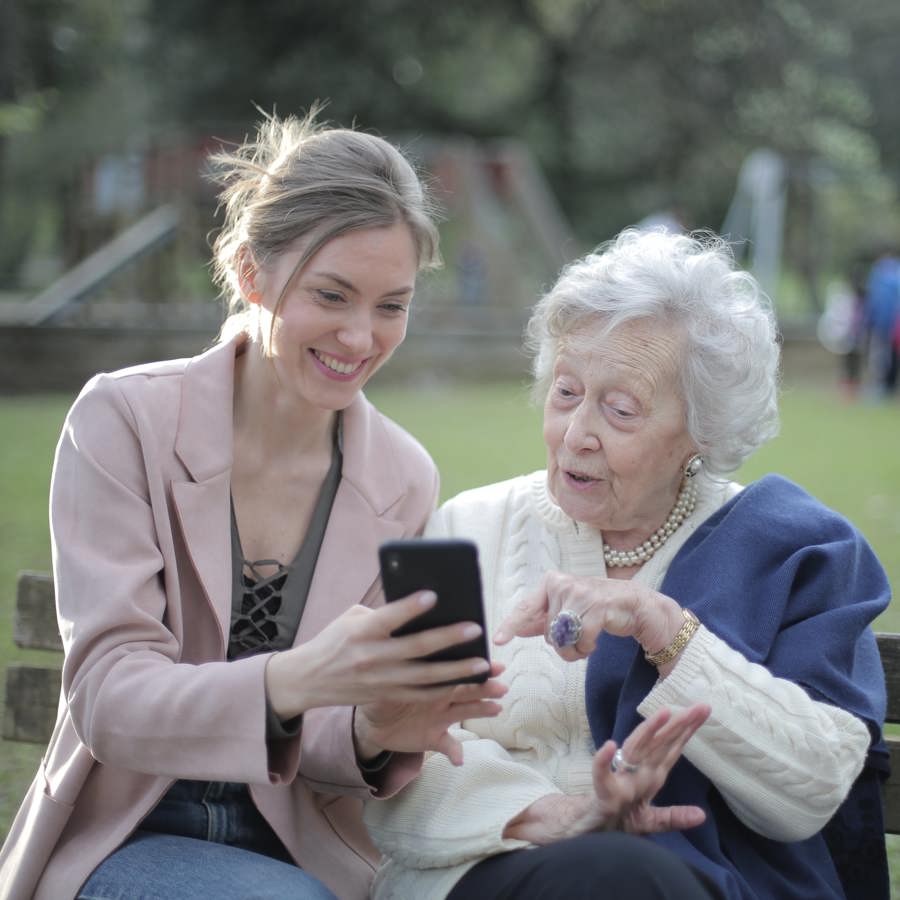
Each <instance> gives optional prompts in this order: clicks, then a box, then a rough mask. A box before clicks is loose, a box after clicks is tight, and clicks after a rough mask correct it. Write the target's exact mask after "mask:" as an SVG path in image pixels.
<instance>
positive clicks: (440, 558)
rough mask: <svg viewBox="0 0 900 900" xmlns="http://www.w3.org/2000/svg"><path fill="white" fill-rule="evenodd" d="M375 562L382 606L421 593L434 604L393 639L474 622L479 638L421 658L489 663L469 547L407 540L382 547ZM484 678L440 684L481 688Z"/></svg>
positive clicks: (475, 556) (473, 558)
mask: <svg viewBox="0 0 900 900" xmlns="http://www.w3.org/2000/svg"><path fill="white" fill-rule="evenodd" d="M378 556H379V561H380V563H381V583H382V585H383V586H384V596H385V598H386V599H387V600H388V602H390V601H392V600H400V599H401V598H403V597H408V596H409V595H410V594H413V593H415V592H416V591H422V590H432V591H434V592H435V593H436V594H437V598H438V599H437V603H435V605H434V606H432V607H431V609H429V610H426V611H425V612H423V613H422V614H421V615H420V616H416V618H415V619H413V620H412V621H410V622H407V623H406V625H403V626H401V627H400V628H398V629H397V630H396V631H395V632H393V634H394V635H395V636H401V635H404V634H413V633H415V632H417V631H425V630H426V629H428V628H437V627H439V626H441V625H452V624H454V623H455V622H477V623H478V624H479V625H480V626H481V634H480V635H479V636H478V637H477V638H473V639H472V640H471V641H465V642H464V643H462V644H454V645H453V646H452V647H447V648H446V649H444V650H439V651H438V652H437V653H432V654H431V655H430V656H427V657H425V658H426V659H428V660H435V661H447V660H456V659H468V658H469V657H476V656H480V657H482V658H484V659H490V657H489V656H488V642H487V629H486V627H485V621H484V604H483V602H482V598H481V570H480V568H479V565H478V548H477V547H476V546H475V544H473V543H472V542H471V541H465V540H439V539H432V538H412V539H409V540H401V541H388V542H387V543H385V544H382V545H381V547H380V548H379V550H378ZM487 677H488V675H487V672H484V673H482V674H480V675H469V676H467V677H465V678H460V679H458V680H456V681H452V682H446V683H447V684H466V683H470V682H475V683H481V682H484V681H487Z"/></svg>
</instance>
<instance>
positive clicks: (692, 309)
mask: <svg viewBox="0 0 900 900" xmlns="http://www.w3.org/2000/svg"><path fill="white" fill-rule="evenodd" d="M529 332H530V337H531V339H532V342H533V347H534V349H535V350H536V357H535V364H534V371H535V375H536V383H537V391H538V393H539V395H540V396H541V397H542V398H544V441H545V443H546V446H547V470H546V471H541V472H535V473H534V474H531V475H525V476H522V477H519V478H515V479H512V480H511V481H507V482H504V483H501V484H495V485H490V486H487V487H484V488H480V489H478V490H474V491H469V492H466V493H464V494H462V495H460V496H458V497H456V498H455V499H453V500H451V501H450V502H448V503H447V504H445V505H444V506H443V507H442V508H441V509H440V510H439V511H438V512H437V513H436V514H435V516H434V517H433V518H432V521H431V523H430V525H429V528H428V533H429V534H431V535H432V536H459V537H467V538H471V539H473V540H474V541H476V542H477V544H478V546H479V550H480V558H481V562H482V567H483V576H484V587H485V595H486V601H485V602H486V606H487V616H488V620H489V624H490V627H491V628H492V629H493V630H494V640H495V643H496V645H497V651H496V656H497V659H498V660H500V661H501V662H503V663H505V665H506V675H505V679H506V681H507V683H508V685H509V693H508V695H507V699H506V701H505V703H504V706H505V710H504V713H503V714H502V715H501V716H500V717H498V718H496V719H484V720H480V721H477V722H476V721H466V722H463V723H462V728H461V730H460V731H459V735H460V736H461V737H462V738H463V739H464V740H465V741H466V743H465V744H464V746H465V759H466V761H465V765H464V766H462V767H461V768H458V769H454V767H453V766H451V765H449V764H448V763H447V761H446V760H445V759H444V758H442V757H441V756H439V755H433V756H432V757H431V758H430V759H429V760H428V762H427V764H426V765H425V770H424V772H423V773H422V775H421V777H420V778H419V779H418V780H417V781H416V782H414V783H412V784H410V785H409V786H408V787H406V788H405V789H404V790H403V791H402V792H401V793H400V794H399V795H397V796H396V797H395V798H394V799H392V800H389V801H387V802H384V803H379V804H371V805H370V806H369V807H368V808H367V810H366V821H367V825H368V827H369V829H370V833H371V834H372V835H373V838H374V840H375V843H376V845H377V846H378V847H379V848H380V849H381V850H382V852H383V853H384V854H385V856H386V862H385V864H384V865H383V866H382V869H381V871H380V873H379V876H378V877H377V878H376V894H375V896H376V897H379V898H383V897H417V898H443V897H447V896H449V897H450V898H452V900H459V898H464V897H479V898H500V897H513V896H514V897H516V898H523V897H537V896H540V897H544V898H546V897H567V898H571V897H603V898H607V897H620V896H622V897H629V898H631V897H638V896H640V897H643V896H648V897H649V896H653V897H664V896H686V895H685V894H681V893H679V892H678V891H677V890H675V891H674V892H673V891H672V890H671V887H670V886H669V885H668V884H664V885H663V886H661V887H654V886H647V885H645V884H644V882H645V881H646V880H647V873H646V871H644V870H643V869H646V868H647V867H653V866H655V863H654V862H653V861H652V860H650V859H649V857H648V859H647V861H645V863H644V865H643V867H642V866H641V865H640V854H642V853H646V852H647V849H646V848H651V847H652V848H653V849H654V850H659V849H664V850H665V851H666V854H667V855H666V856H665V859H667V860H668V861H669V862H671V858H673V857H674V858H676V859H678V860H679V861H680V862H682V863H683V864H685V867H686V868H687V867H690V868H691V870H693V871H694V872H697V873H699V878H700V880H701V881H702V882H703V883H704V884H705V885H706V886H707V887H706V890H707V894H706V896H710V897H714V896H724V897H726V898H728V900H738V898H741V900H751V898H753V900H774V898H786V897H790V898H798V897H807V898H816V900H824V898H844V897H850V896H866V897H875V896H878V895H879V892H881V893H883V894H884V895H885V896H886V886H885V885H884V883H883V882H881V883H875V884H872V883H866V884H864V885H861V886H860V885H859V884H857V885H855V886H854V885H853V884H852V879H848V878H845V875H844V874H843V873H842V871H841V865H840V864H841V862H842V860H841V854H839V853H837V852H835V854H834V855H832V852H831V849H830V847H831V846H832V845H835V844H837V843H838V841H841V842H842V848H843V851H844V853H845V855H847V856H851V857H852V855H853V854H854V853H870V852H872V851H873V848H872V847H868V848H866V847H861V846H860V845H859V843H858V839H859V838H860V835H863V836H864V834H865V829H857V830H856V831H854V829H853V828H849V829H845V833H844V834H843V835H838V834H835V832H836V831H837V830H838V829H840V828H841V827H842V826H847V825H848V823H850V822H852V814H853V812H854V809H856V810H859V809H865V808H866V802H869V804H870V814H871V817H872V821H871V822H870V823H869V827H870V832H871V833H872V834H875V835H878V836H879V840H880V841H881V846H880V847H879V845H878V843H877V842H876V843H875V845H874V852H875V853H876V854H877V853H879V852H880V851H881V852H883V839H882V838H881V837H880V823H879V822H878V821H877V820H878V818H879V816H880V811H879V809H880V808H879V799H878V794H877V790H878V786H877V778H876V775H875V772H874V769H875V768H877V766H878V764H879V762H880V760H881V758H882V756H881V754H880V753H879V749H880V748H878V747H877V744H878V742H879V739H880V726H881V722H882V718H883V712H884V686H883V677H882V673H881V668H880V665H879V662H878V656H877V651H876V646H875V641H874V637H873V634H872V632H871V629H870V627H869V626H870V623H871V621H872V619H874V617H875V616H876V615H878V613H879V612H881V611H882V610H883V609H884V608H885V606H886V604H887V603H888V600H889V589H888V585H887V581H886V579H885V576H884V573H883V571H882V569H881V567H880V565H879V564H878V562H877V560H876V559H875V557H874V555H873V553H872V551H871V549H870V548H869V546H868V545H867V544H866V542H865V540H864V539H863V538H862V537H861V536H860V534H859V533H858V532H857V531H856V530H855V529H854V528H853V526H852V525H850V524H849V523H848V522H847V521H846V520H845V519H843V518H842V517H841V516H839V515H837V514H836V513H834V512H832V511H831V510H829V509H827V508H825V507H824V506H822V505H821V504H820V503H819V502H817V501H816V500H815V499H813V498H812V497H811V496H809V495H808V494H807V493H805V492H804V491H803V490H802V489H801V488H799V487H797V486H796V485H794V484H792V483H791V482H789V481H787V480H785V479H784V478H781V477H778V476H773V475H770V476H766V477H764V478H762V479H761V480H760V481H758V482H756V483H754V484H751V485H748V486H747V487H741V486H740V485H738V484H735V483H733V482H731V481H729V479H728V475H729V473H732V472H734V471H735V470H736V469H737V468H738V467H739V466H740V465H741V464H742V463H743V462H744V460H745V459H747V457H748V456H749V455H750V454H751V453H752V452H753V450H755V449H756V448H757V447H759V446H760V445H761V444H763V443H764V442H765V441H767V440H768V439H770V438H771V437H773V436H774V435H775V433H776V431H777V406H776V390H777V369H778V345H777V343H776V336H775V327H774V322H773V317H772V314H771V312H770V310H769V308H768V306H767V304H766V302H765V300H764V298H763V297H762V296H761V294H760V291H759V289H758V286H757V285H756V283H755V282H754V280H753V279H752V278H751V277H750V276H749V275H747V274H746V273H744V272H741V271H737V270H736V269H735V267H734V265H733V261H732V258H731V255H730V253H729V252H728V250H727V247H726V245H725V244H724V243H722V242H720V241H718V240H716V239H714V238H711V237H704V238H700V239H697V238H695V237H688V236H673V235H668V234H665V233H659V232H656V233H643V234H642V233H637V232H633V231H628V232H625V233H623V234H622V235H620V236H619V238H618V239H617V240H616V241H614V242H613V243H611V244H609V245H607V246H606V247H604V248H601V250H600V251H598V252H597V253H594V254H591V255H589V256H587V257H586V258H584V259H582V260H579V261H578V262H576V263H574V264H572V265H571V266H570V267H569V268H568V269H566V270H565V271H564V272H563V274H562V276H561V277H560V279H559V281H558V282H557V284H556V285H555V286H554V287H553V288H552V290H550V292H549V293H548V294H547V295H546V296H545V297H544V298H543V299H542V300H541V301H540V303H539V304H538V306H537V308H536V310H535V313H534V315H533V317H532V320H531V323H530V325H529ZM513 638H517V639H513ZM698 701H702V702H704V703H708V704H709V706H710V707H711V713H710V715H709V718H708V720H707V721H706V722H705V723H704V724H702V725H701V726H700V727H699V730H697V732H696V733H695V734H694V735H693V736H692V737H691V738H690V740H689V741H688V742H687V744H686V746H685V749H684V755H683V757H682V758H681V759H679V760H678V761H677V762H675V764H674V766H673V768H672V769H671V772H669V773H668V776H667V777H666V779H665V784H664V786H663V787H662V789H661V791H659V793H658V794H656V796H655V800H656V801H657V802H659V803H662V804H666V806H667V807H668V808H669V809H670V810H672V811H674V810H679V809H681V810H682V811H683V810H684V807H685V806H687V807H688V808H695V807H698V808H699V810H702V815H696V816H695V818H694V819H691V817H690V816H687V815H684V814H679V815H675V814H674V813H673V814H672V815H670V816H666V815H663V814H662V813H663V812H664V811H663V810H657V809H656V807H651V806H649V801H650V800H651V799H654V791H655V790H656V786H655V785H653V784H651V783H650V782H649V781H648V780H647V779H644V781H643V782H641V781H640V780H641V779H642V777H643V776H644V774H645V771H646V769H647V766H648V764H650V765H651V766H654V767H655V768H656V771H657V772H658V771H659V767H658V765H657V764H656V762H655V761H654V759H648V756H647V754H646V752H645V747H646V743H645V742H642V741H635V740H634V737H635V735H636V733H633V734H632V737H629V738H627V740H625V741H624V743H623V744H622V745H621V747H620V749H619V750H618V752H617V753H616V754H615V756H611V754H610V752H609V750H608V748H609V746H611V745H610V743H609V742H614V743H619V742H622V741H623V739H624V738H625V737H626V736H627V735H628V734H629V733H631V732H632V731H633V729H634V728H635V726H636V725H637V724H638V723H639V722H640V721H641V718H642V717H644V718H647V719H648V722H652V721H653V717H654V716H655V715H658V714H659V711H660V710H663V709H665V708H669V709H672V710H686V709H691V708H695V705H696V704H697V702H698ZM645 724H647V723H645ZM598 747H599V748H601V750H600V751H599V752H598V751H596V748H598ZM870 747H875V749H874V750H873V751H871V752H870ZM603 748H607V750H606V756H601V754H602V753H603ZM610 757H611V758H610ZM601 760H606V762H607V764H608V763H609V762H610V761H611V762H612V769H613V773H611V775H609V777H606V776H607V773H604V778H605V780H604V779H603V778H601V777H600V773H599V771H598V770H599V767H600V762H601ZM867 763H868V765H867ZM592 765H593V772H592ZM861 773H862V774H861ZM592 775H593V780H592ZM631 781H633V782H634V783H635V787H634V793H633V795H632V797H631V798H630V801H629V802H630V806H629V805H628V804H626V805H625V806H624V807H622V806H620V807H619V808H618V811H617V812H616V813H615V814H614V815H611V816H607V817H604V815H603V814H599V815H595V816H593V817H591V816H585V815H583V814H582V812H581V811H582V810H583V808H584V804H585V803H586V802H587V800H586V798H592V800H593V802H595V803H599V805H600V806H601V807H602V805H603V797H604V795H605V793H606V792H608V791H609V790H610V782H611V783H612V786H613V788H614V787H615V785H616V784H621V783H622V782H631ZM851 788H852V789H853V790H852V792H851ZM867 791H868V792H869V793H868V796H864V795H865V793H866V792H867ZM848 794H849V795H850V796H849V798H848ZM854 804H855V806H854ZM839 809H840V810H841V815H840V816H835V813H836V812H837V811H838V810H839ZM654 812H655V813H659V814H660V815H656V816H654V815H652V814H653V813H654ZM698 822H699V823H700V824H697V823H698ZM691 826H693V827H691ZM826 826H827V827H826ZM612 829H616V830H618V831H630V832H644V833H645V834H646V833H647V832H653V833H650V834H646V837H635V836H633V835H629V834H621V833H610V830H612ZM663 829H665V830H663ZM829 839H831V840H829ZM853 840H857V843H856V844H854V843H852V841H853ZM636 845H639V847H638V849H635V846H636ZM526 848H527V849H528V852H523V851H524V850H525V849H526ZM635 854H636V855H635ZM867 859H871V856H867ZM876 862H877V858H876ZM876 868H877V867H876ZM882 875H883V872H882ZM662 880H664V881H666V882H667V881H668V876H666V878H664V879H662ZM845 880H846V882H847V883H846V886H845V884H844V881H845ZM638 883H640V887H639V888H637V889H633V887H634V885H635V884H638ZM855 889H857V890H859V891H862V892H864V893H856V894H854V893H853V891H854V890H855Z"/></svg>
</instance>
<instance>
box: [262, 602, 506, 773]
mask: <svg viewBox="0 0 900 900" xmlns="http://www.w3.org/2000/svg"><path fill="white" fill-rule="evenodd" d="M436 602H437V599H436V597H435V595H434V593H433V592H431V591H418V592H416V593H415V594H412V595H411V596H409V597H406V598H404V599H401V600H398V601H396V602H394V603H388V604H386V605H384V606H382V607H380V608H378V609H370V608H368V607H364V606H353V607H351V608H350V609H348V610H347V611H346V612H345V613H343V614H342V615H341V616H339V617H338V618H337V619H335V620H334V621H333V622H331V623H330V624H329V625H328V626H326V627H325V628H324V629H323V630H322V631H321V632H319V634H318V635H316V636H315V637H314V638H313V639H312V640H310V641H307V642H306V643H304V644H300V645H299V646H297V647H293V648H292V649H290V650H285V651H282V652H280V653H275V654H273V655H272V656H271V657H270V659H269V662H268V664H267V666H266V693H267V696H268V699H269V703H270V705H271V706H272V708H273V710H274V711H275V713H276V714H277V715H278V716H279V717H280V718H282V719H283V720H287V719H290V718H293V717H294V716H297V715H300V714H301V713H303V712H305V711H306V710H307V709H312V708H314V707H321V706H356V707H359V709H358V710H357V715H356V717H355V730H356V734H355V737H356V740H357V751H358V753H359V755H360V756H361V757H362V758H367V757H372V756H376V755H377V754H378V753H380V752H381V751H382V750H397V751H407V752H418V751H424V750H438V751H439V752H442V753H447V755H448V757H449V758H450V759H451V760H452V761H454V762H457V761H461V756H462V752H461V748H460V747H459V745H458V742H456V741H455V740H453V739H452V738H451V737H450V735H449V734H448V733H447V728H448V727H449V726H450V725H451V724H453V723H454V722H458V721H460V720H462V719H465V718H475V717H476V716H477V717H482V716H494V715H497V713H499V711H500V706H499V704H497V703H495V702H494V701H495V700H497V699H499V698H500V697H502V696H503V694H505V693H506V687H505V685H503V684H501V683H500V682H498V681H494V680H492V678H493V676H495V675H497V674H499V672H500V667H495V668H494V669H493V670H491V667H490V664H489V663H488V662H487V660H485V659H482V658H478V657H469V658H466V659H462V660H447V661H443V662H435V661H428V660H425V659H423V657H427V656H433V654H435V653H439V652H441V651H442V650H446V649H447V648H449V647H452V646H454V645H456V644H461V643H465V642H467V641H471V640H472V639H473V637H476V636H478V635H481V634H482V626H481V625H479V624H478V623H476V622H456V623H453V624H450V625H444V626H441V627H438V628H431V629H428V630H427V631H419V632H415V633H411V634H406V635H404V636H401V637H394V636H393V634H394V632H396V631H398V630H400V629H402V628H403V626H405V625H408V624H409V623H410V622H412V620H414V619H416V618H417V617H419V616H421V615H422V614H423V613H425V612H427V611H428V610H430V609H431V608H433V607H434V606H435V604H436ZM485 673H488V674H489V675H490V676H492V677H491V678H490V679H488V680H487V681H485V682H484V683H483V684H465V685H457V686H453V685H448V684H447V682H449V681H455V680H458V679H463V678H470V677H472V676H479V677H482V678H483V677H485Z"/></svg>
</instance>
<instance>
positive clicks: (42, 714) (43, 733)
mask: <svg viewBox="0 0 900 900" xmlns="http://www.w3.org/2000/svg"><path fill="white" fill-rule="evenodd" d="M61 680H62V673H61V671H60V670H59V669H53V668H41V667H39V666H26V665H19V664H17V663H10V664H9V665H8V666H7V667H6V709H5V711H4V715H3V740H5V741H27V742H30V743H33V744H46V743H47V742H48V741H49V740H50V735H51V734H52V732H53V725H54V723H55V721H56V711H57V707H58V705H59V693H60V682H61Z"/></svg>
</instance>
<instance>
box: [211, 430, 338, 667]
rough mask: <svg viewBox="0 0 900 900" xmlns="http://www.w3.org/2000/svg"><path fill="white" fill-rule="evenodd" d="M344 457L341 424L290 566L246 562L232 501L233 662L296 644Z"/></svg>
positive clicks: (230, 650)
mask: <svg viewBox="0 0 900 900" xmlns="http://www.w3.org/2000/svg"><path fill="white" fill-rule="evenodd" d="M342 458H343V457H342V454H341V440H340V421H339V422H338V431H337V439H336V441H335V446H334V453H333V454H332V458H331V466H330V468H329V469H328V474H327V475H326V476H325V481H324V482H323V483H322V488H321V490H320V491H319V497H318V499H317V500H316V505H315V508H314V510H313V514H312V518H311V519H310V523H309V529H308V530H307V533H306V537H305V538H304V539H303V543H302V544H301V545H300V549H299V550H298V551H297V555H296V556H295V557H294V559H293V560H292V561H291V562H290V563H288V564H287V565H284V564H282V563H280V562H278V560H275V559H258V560H248V559H245V558H244V551H243V549H242V548H241V537H240V534H239V533H238V527H237V519H236V518H235V515H234V504H233V503H232V506H231V560H232V580H231V584H232V595H231V633H230V636H229V642H228V658H229V659H238V658H239V657H242V656H251V655H253V654H254V653H264V652H267V651H271V650H285V649H287V648H288V647H291V646H292V645H293V643H294V637H295V635H296V634H297V628H298V626H299V625H300V617H301V616H302V615H303V608H304V607H305V606H306V597H307V594H308V593H309V585H310V582H311V581H312V576H313V572H314V571H315V568H316V560H317V559H318V557H319V550H320V549H321V547H322V539H323V538H324V536H325V528H326V526H327V525H328V517H329V516H330V515H331V506H332V504H333V503H334V497H335V494H336V493H337V489H338V484H339V483H340V480H341V462H342Z"/></svg>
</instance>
